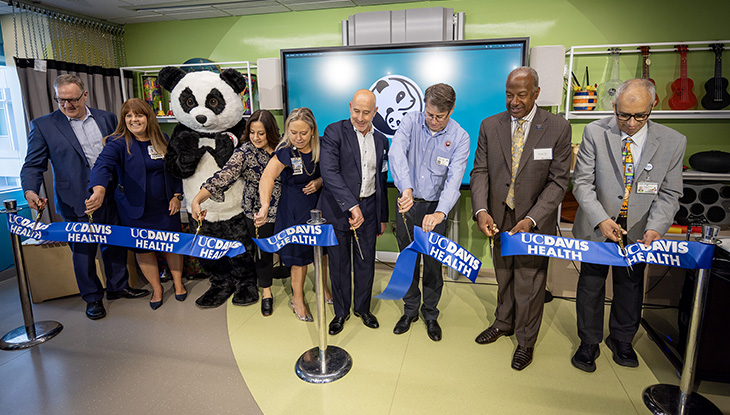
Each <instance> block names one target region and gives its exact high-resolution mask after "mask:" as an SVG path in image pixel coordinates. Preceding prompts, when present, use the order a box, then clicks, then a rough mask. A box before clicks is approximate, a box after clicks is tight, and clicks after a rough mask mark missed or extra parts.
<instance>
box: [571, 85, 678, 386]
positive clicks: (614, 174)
mask: <svg viewBox="0 0 730 415" xmlns="http://www.w3.org/2000/svg"><path fill="white" fill-rule="evenodd" d="M655 96H656V89H655V87H654V84H652V83H651V82H649V81H647V80H645V79H632V80H629V81H626V82H624V83H623V84H621V86H619V87H618V88H617V90H616V96H615V101H614V103H613V110H614V116H612V117H607V118H604V119H602V120H597V121H594V122H592V123H590V124H588V125H587V126H586V128H585V130H584V131H583V141H582V142H581V145H580V151H579V152H578V160H577V162H576V165H575V171H574V172H573V194H574V195H575V198H576V200H577V201H578V203H579V204H580V206H579V207H578V212H576V215H575V223H574V224H573V235H575V237H576V238H579V239H585V240H588V241H596V242H604V241H613V242H616V241H618V238H619V237H621V238H623V239H624V241H623V242H624V243H634V242H643V243H644V244H645V245H646V246H650V245H651V243H652V242H653V241H655V240H657V239H660V238H661V237H662V235H664V233H666V232H667V230H669V227H670V226H671V225H672V222H673V220H674V214H675V213H677V209H678V208H679V198H680V197H681V196H682V160H683V158H684V150H685V147H686V144H687V139H686V138H685V136H683V135H682V134H680V133H678V132H677V131H674V130H672V129H671V128H668V127H665V126H663V125H661V124H656V123H654V122H652V121H650V120H649V116H650V115H651V110H652V108H653V103H654V97H655ZM627 146H628V147H629V149H628V150H630V151H627V150H626V147H627ZM634 166H635V167H634ZM625 173H627V174H626V178H625ZM629 177H631V179H632V180H630V181H628V180H627V179H628V178H629ZM608 268H609V267H608V265H601V264H591V263H587V262H584V263H582V264H581V267H580V277H579V278H578V287H577V290H576V314H577V315H576V316H577V320H578V336H579V337H580V346H579V347H578V350H577V351H576V353H575V355H573V358H572V360H571V362H572V363H573V366H575V367H576V368H578V369H580V370H583V371H586V372H593V371H595V370H596V362H595V359H596V358H597V357H598V355H599V353H600V352H599V348H598V345H599V344H600V343H601V340H603V314H604V299H605V289H606V288H605V287H606V277H607V276H608ZM645 268H646V264H645V263H637V264H634V265H633V266H632V268H628V267H611V269H612V277H613V301H612V303H611V316H610V318H609V323H608V327H609V335H608V337H606V346H608V348H609V349H610V350H611V351H612V352H613V360H614V361H615V362H616V363H618V364H619V365H621V366H628V367H636V366H638V365H639V360H638V357H637V356H636V352H634V349H633V347H632V346H631V342H632V341H633V340H634V335H635V334H636V331H637V330H638V329H639V321H640V320H641V305H642V302H643V300H644V269H645Z"/></svg>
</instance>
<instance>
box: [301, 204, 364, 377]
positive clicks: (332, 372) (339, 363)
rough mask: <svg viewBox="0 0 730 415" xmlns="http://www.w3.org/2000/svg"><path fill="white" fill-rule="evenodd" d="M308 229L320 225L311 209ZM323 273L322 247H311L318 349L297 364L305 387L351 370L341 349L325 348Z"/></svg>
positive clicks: (316, 211)
mask: <svg viewBox="0 0 730 415" xmlns="http://www.w3.org/2000/svg"><path fill="white" fill-rule="evenodd" d="M310 214H311V219H310V220H309V221H307V223H308V224H310V225H321V224H323V223H324V222H325V220H324V219H322V211H320V210H319V209H312V210H311V211H310ZM323 277H324V273H323V271H322V247H321V246H315V247H314V281H315V282H314V287H315V291H316V293H317V326H318V329H319V346H318V347H314V348H312V349H309V350H307V351H306V352H304V354H302V355H301V356H300V357H299V360H297V363H296V366H295V368H294V369H295V371H296V373H297V376H299V377H300V378H301V379H302V380H304V381H305V382H309V383H329V382H334V381H335V380H337V379H339V378H341V377H343V376H345V375H346V374H347V372H349V371H350V369H351V368H352V357H350V354H349V353H347V352H346V351H345V350H344V349H341V348H339V347H337V346H327V327H326V325H325V324H326V321H325V320H326V316H325V307H324V286H323V283H324V281H323Z"/></svg>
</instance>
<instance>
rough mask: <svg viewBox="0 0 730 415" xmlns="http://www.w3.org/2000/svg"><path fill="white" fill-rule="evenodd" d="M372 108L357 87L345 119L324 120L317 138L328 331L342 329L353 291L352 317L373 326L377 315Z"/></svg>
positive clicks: (378, 149)
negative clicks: (330, 308)
mask: <svg viewBox="0 0 730 415" xmlns="http://www.w3.org/2000/svg"><path fill="white" fill-rule="evenodd" d="M377 111H378V109H377V107H376V106H375V95H374V94H373V93H372V92H370V91H368V90H366V89H361V90H359V91H357V92H355V95H354V96H353V97H352V101H351V102H350V119H347V120H342V121H338V122H335V123H333V124H330V125H328V126H327V128H326V129H325V131H324V136H323V137H322V149H321V151H320V156H319V157H320V161H321V171H322V180H323V183H324V188H323V189H322V195H321V196H320V198H319V207H320V209H321V210H322V216H323V217H324V218H325V219H326V220H327V222H329V223H331V224H332V226H333V227H334V230H335V235H336V236H337V242H338V244H337V245H335V246H332V247H329V248H327V255H328V257H329V266H330V276H331V281H332V297H333V300H334V306H335V317H334V318H333V319H332V322H330V325H329V333H330V334H333V335H334V334H337V333H339V332H341V331H342V328H343V327H344V324H345V321H346V320H347V319H348V318H349V317H350V304H351V302H350V299H351V297H352V296H353V294H354V312H355V316H356V317H360V318H362V322H363V323H364V324H365V325H366V326H367V327H370V328H373V329H374V328H378V319H377V318H375V316H374V315H373V314H372V313H371V312H370V299H371V296H372V290H373V278H374V275H375V238H376V236H379V235H382V234H383V232H384V231H385V225H386V222H387V221H388V193H387V188H386V184H385V181H386V179H387V175H388V157H387V154H388V139H387V138H385V136H384V135H383V134H382V133H380V132H379V131H375V129H374V128H373V124H372V119H373V116H374V115H375V114H376V113H377ZM351 253H352V258H353V262H354V264H353V268H354V278H352V279H351V277H350V275H351V272H350V254H351ZM353 286H354V287H353ZM351 288H354V292H353V290H352V289H351Z"/></svg>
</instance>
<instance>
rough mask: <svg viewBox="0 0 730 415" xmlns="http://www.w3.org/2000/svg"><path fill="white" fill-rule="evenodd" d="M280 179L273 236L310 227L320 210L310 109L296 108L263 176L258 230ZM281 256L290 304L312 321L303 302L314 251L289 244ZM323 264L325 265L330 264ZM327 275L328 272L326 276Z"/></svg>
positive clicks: (315, 133) (316, 149)
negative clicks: (288, 274) (295, 227)
mask: <svg viewBox="0 0 730 415" xmlns="http://www.w3.org/2000/svg"><path fill="white" fill-rule="evenodd" d="M279 176H281V198H280V199H279V207H278V209H277V212H276V224H275V226H274V234H276V233H277V232H279V231H281V230H283V229H286V228H288V227H290V226H293V225H300V224H305V223H307V220H309V218H310V213H309V211H310V210H311V209H314V208H315V207H316V206H317V200H318V199H319V193H320V190H321V189H322V177H321V175H320V173H319V135H318V131H317V122H316V121H315V119H314V114H312V110H310V109H309V108H305V107H302V108H295V109H293V110H292V111H291V113H289V116H288V117H287V119H286V123H285V126H284V137H283V138H282V140H281V142H280V143H279V145H278V146H277V147H276V151H275V152H274V156H273V157H272V158H271V161H269V164H268V165H267V166H266V170H264V173H263V174H262V175H261V182H260V184H259V196H260V200H261V209H260V210H259V212H258V213H257V214H256V215H255V223H256V226H262V225H263V224H264V223H266V217H267V214H268V210H269V205H270V200H271V194H272V191H273V189H274V183H275V180H276V179H277V178H278V177H279ZM279 256H280V257H281V259H282V261H283V262H284V265H286V266H291V286H292V301H291V302H290V303H289V304H290V305H291V307H292V310H293V311H294V314H296V316H297V318H298V319H299V320H302V321H313V319H312V315H311V314H310V313H309V311H308V310H307V305H306V303H305V301H304V280H305V278H306V276H307V265H309V264H311V263H312V262H314V253H313V250H312V247H311V246H307V245H295V244H289V245H286V246H284V247H283V248H281V250H279ZM322 263H323V265H324V264H326V263H327V261H326V260H324V261H322ZM326 274H327V273H326V271H325V272H324V273H323V275H326ZM325 286H326V284H325Z"/></svg>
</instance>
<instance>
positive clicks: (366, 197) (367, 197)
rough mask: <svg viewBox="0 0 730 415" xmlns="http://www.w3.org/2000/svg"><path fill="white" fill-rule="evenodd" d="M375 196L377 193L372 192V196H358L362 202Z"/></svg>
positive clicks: (358, 199)
mask: <svg viewBox="0 0 730 415" xmlns="http://www.w3.org/2000/svg"><path fill="white" fill-rule="evenodd" d="M374 196H375V193H373V194H371V195H370V196H365V197H358V198H357V201H358V202H362V201H363V200H367V199H370V198H371V197H374Z"/></svg>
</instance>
